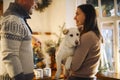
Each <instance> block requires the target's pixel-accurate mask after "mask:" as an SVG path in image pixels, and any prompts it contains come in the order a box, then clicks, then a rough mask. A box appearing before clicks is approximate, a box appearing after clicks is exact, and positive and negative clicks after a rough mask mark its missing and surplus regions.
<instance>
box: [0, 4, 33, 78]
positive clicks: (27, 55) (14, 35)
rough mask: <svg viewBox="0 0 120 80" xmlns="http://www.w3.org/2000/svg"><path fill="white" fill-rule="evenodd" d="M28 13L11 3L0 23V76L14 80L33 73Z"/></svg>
mask: <svg viewBox="0 0 120 80" xmlns="http://www.w3.org/2000/svg"><path fill="white" fill-rule="evenodd" d="M28 18H30V16H29V15H28V13H27V12H26V11H25V10H24V8H22V7H21V6H20V5H18V4H17V3H11V4H10V6H9V8H8V9H7V11H6V12H5V13H4V15H3V19H2V21H1V53H0V76H1V75H9V77H10V78H14V77H15V76H16V75H18V74H20V73H23V74H25V75H27V74H31V73H33V68H34V67H33V66H34V64H33V50H32V44H31V29H30V27H29V25H28V24H27V22H26V19H28Z"/></svg>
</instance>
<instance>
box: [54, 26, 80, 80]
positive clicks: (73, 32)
mask: <svg viewBox="0 0 120 80" xmlns="http://www.w3.org/2000/svg"><path fill="white" fill-rule="evenodd" d="M63 33H64V34H65V37H64V39H63V40H62V42H61V44H60V46H59V49H58V51H57V53H56V65H57V67H56V68H57V71H56V74H55V79H59V77H60V74H61V72H62V68H61V66H62V64H63V63H62V62H63V61H65V64H64V66H65V67H64V75H66V72H67V71H68V70H69V69H70V65H71V61H72V55H73V51H74V49H75V47H76V46H77V45H78V44H79V43H80V41H79V39H80V31H79V30H78V28H69V29H67V30H65V31H64V32H63Z"/></svg>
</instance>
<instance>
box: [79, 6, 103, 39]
mask: <svg viewBox="0 0 120 80" xmlns="http://www.w3.org/2000/svg"><path fill="white" fill-rule="evenodd" d="M77 8H79V9H81V10H82V11H83V13H84V14H85V21H84V25H83V26H84V27H83V33H85V32H88V31H93V32H95V34H96V35H97V36H98V38H101V34H100V31H99V29H98V25H97V16H96V11H95V8H94V7H93V6H92V5H91V4H82V5H79V6H78V7H77Z"/></svg>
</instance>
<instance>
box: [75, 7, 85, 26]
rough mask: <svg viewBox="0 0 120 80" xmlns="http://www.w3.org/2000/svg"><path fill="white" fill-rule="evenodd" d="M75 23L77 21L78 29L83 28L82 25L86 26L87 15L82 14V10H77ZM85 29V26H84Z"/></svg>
mask: <svg viewBox="0 0 120 80" xmlns="http://www.w3.org/2000/svg"><path fill="white" fill-rule="evenodd" d="M74 19H75V21H76V26H77V27H78V28H80V27H81V25H83V24H84V21H85V14H84V13H83V12H82V10H81V9H80V8H77V10H76V15H75V17H74ZM82 27H83V26H82Z"/></svg>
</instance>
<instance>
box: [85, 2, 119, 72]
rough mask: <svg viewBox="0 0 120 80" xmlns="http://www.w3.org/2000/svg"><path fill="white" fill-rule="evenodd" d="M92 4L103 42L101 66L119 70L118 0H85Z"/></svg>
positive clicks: (110, 69) (109, 69)
mask: <svg viewBox="0 0 120 80" xmlns="http://www.w3.org/2000/svg"><path fill="white" fill-rule="evenodd" d="M86 2H87V3H90V4H93V5H94V7H95V8H96V12H97V16H98V26H99V28H100V30H101V33H102V36H103V39H104V43H103V45H102V46H101V47H102V49H101V50H102V56H103V57H102V58H104V59H103V66H104V67H105V68H107V69H106V70H107V71H110V72H115V73H119V72H120V69H119V67H120V0H86Z"/></svg>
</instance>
